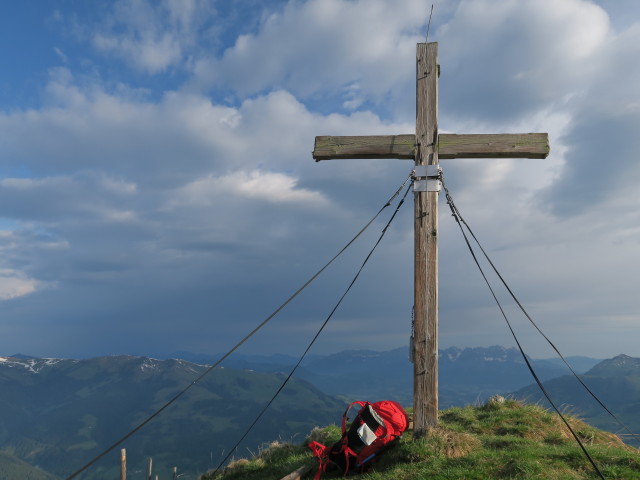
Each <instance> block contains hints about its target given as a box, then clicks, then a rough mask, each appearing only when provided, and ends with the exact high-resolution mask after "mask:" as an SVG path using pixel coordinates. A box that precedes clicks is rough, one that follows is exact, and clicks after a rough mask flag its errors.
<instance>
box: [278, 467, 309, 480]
mask: <svg viewBox="0 0 640 480" xmlns="http://www.w3.org/2000/svg"><path fill="white" fill-rule="evenodd" d="M309 470H311V467H309V466H305V467H300V468H298V469H297V470H295V471H293V472H291V473H290V474H289V475H286V476H284V477H282V478H281V479H280V480H299V479H301V478H302V477H303V476H304V475H306V474H307V472H309Z"/></svg>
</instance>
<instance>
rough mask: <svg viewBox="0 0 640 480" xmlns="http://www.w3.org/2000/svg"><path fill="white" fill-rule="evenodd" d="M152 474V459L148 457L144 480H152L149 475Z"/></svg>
mask: <svg viewBox="0 0 640 480" xmlns="http://www.w3.org/2000/svg"><path fill="white" fill-rule="evenodd" d="M152 474H153V458H151V457H149V458H148V459H147V476H146V480H153V479H152V478H151V475H152Z"/></svg>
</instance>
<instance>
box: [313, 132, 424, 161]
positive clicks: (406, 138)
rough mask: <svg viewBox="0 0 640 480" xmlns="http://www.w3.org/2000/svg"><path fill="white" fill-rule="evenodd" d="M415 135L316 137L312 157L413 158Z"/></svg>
mask: <svg viewBox="0 0 640 480" xmlns="http://www.w3.org/2000/svg"><path fill="white" fill-rule="evenodd" d="M415 143H416V136H415V135H369V136H361V137H330V136H322V137H316V143H315V147H314V149H313V158H314V159H315V161H316V162H319V161H320V160H340V159H351V158H396V159H406V160H413V159H414V158H415Z"/></svg>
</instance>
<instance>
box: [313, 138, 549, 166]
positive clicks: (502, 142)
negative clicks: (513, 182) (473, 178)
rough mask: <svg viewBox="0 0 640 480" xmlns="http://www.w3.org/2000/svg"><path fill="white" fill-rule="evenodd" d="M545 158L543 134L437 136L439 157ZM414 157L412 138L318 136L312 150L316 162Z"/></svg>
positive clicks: (547, 147) (410, 158) (546, 139)
mask: <svg viewBox="0 0 640 480" xmlns="http://www.w3.org/2000/svg"><path fill="white" fill-rule="evenodd" d="M547 155H549V136H548V135H547V134H546V133H499V134H463V135H456V134H451V133H441V134H440V135H438V157H439V158H546V157H547ZM415 156H416V137H415V135H371V136H357V137H332V136H320V137H316V143H315V147H314V149H313V158H314V160H315V161H316V162H319V161H320V160H340V159H350V158H395V159H400V160H403V159H406V160H414V159H415Z"/></svg>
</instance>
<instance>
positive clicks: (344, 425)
mask: <svg viewBox="0 0 640 480" xmlns="http://www.w3.org/2000/svg"><path fill="white" fill-rule="evenodd" d="M368 404H369V402H358V401H356V402H352V403H351V404H350V405H349V406H348V407H347V409H346V410H345V411H344V415H342V434H343V435H344V434H345V433H346V431H347V414H348V413H349V410H350V409H351V407H353V406H354V405H360V406H361V407H363V408H364V407H365V405H368Z"/></svg>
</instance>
